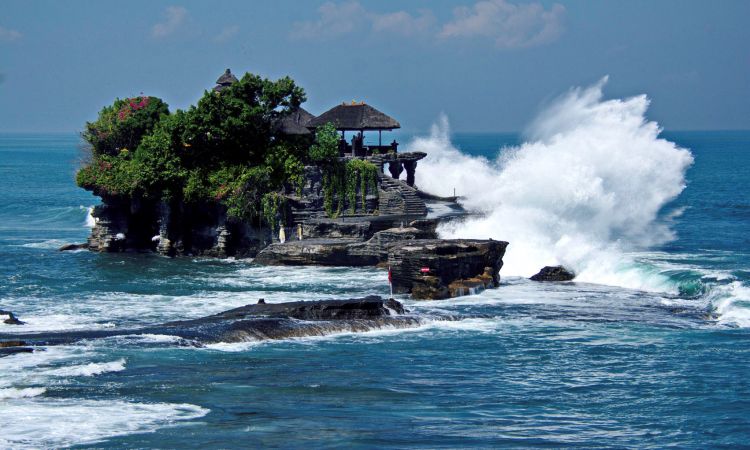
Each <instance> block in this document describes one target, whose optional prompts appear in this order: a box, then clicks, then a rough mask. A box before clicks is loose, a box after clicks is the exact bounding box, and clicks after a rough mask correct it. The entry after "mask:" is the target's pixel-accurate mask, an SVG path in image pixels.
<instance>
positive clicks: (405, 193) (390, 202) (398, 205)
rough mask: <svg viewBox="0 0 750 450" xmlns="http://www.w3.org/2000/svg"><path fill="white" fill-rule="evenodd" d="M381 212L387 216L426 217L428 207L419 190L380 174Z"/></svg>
mask: <svg viewBox="0 0 750 450" xmlns="http://www.w3.org/2000/svg"><path fill="white" fill-rule="evenodd" d="M378 177H379V181H380V202H379V207H378V209H379V211H380V215H381V216H385V215H408V216H425V215H426V214H427V207H426V206H425V204H424V201H423V200H422V199H421V198H420V197H419V195H418V194H417V190H416V189H414V188H413V187H411V186H409V185H408V184H406V183H405V182H403V181H401V180H396V179H394V178H391V177H389V176H387V175H384V174H379V175H378Z"/></svg>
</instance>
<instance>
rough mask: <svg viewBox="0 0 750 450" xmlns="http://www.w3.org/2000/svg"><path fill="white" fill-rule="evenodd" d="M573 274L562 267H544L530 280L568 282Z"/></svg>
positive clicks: (573, 276)
mask: <svg viewBox="0 0 750 450" xmlns="http://www.w3.org/2000/svg"><path fill="white" fill-rule="evenodd" d="M575 277H576V276H575V274H574V273H573V272H571V271H569V270H568V269H566V268H565V267H563V266H545V267H543V268H542V270H540V271H539V273H537V274H536V275H534V276H532V277H531V278H530V279H531V280H533V281H570V280H572V279H573V278H575Z"/></svg>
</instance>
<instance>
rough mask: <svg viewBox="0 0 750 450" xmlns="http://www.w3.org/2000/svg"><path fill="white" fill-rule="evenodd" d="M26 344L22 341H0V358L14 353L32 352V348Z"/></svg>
mask: <svg viewBox="0 0 750 450" xmlns="http://www.w3.org/2000/svg"><path fill="white" fill-rule="evenodd" d="M27 345H28V344H26V342H24V341H0V358H2V357H3V356H10V355H14V354H16V353H32V352H33V351H34V349H33V348H31V347H27Z"/></svg>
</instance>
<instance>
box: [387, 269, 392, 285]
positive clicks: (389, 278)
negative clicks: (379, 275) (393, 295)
mask: <svg viewBox="0 0 750 450" xmlns="http://www.w3.org/2000/svg"><path fill="white" fill-rule="evenodd" d="M388 282H389V283H393V278H391V266H388Z"/></svg>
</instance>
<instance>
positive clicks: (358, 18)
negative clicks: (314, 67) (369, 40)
mask: <svg viewBox="0 0 750 450" xmlns="http://www.w3.org/2000/svg"><path fill="white" fill-rule="evenodd" d="M318 14H319V16H318V19H317V20H313V21H307V22H298V23H296V24H294V28H293V29H292V32H291V36H292V37H293V38H298V39H326V38H332V37H337V36H342V35H345V34H350V33H354V32H360V33H370V32H375V33H397V34H403V35H412V34H417V33H423V32H425V31H427V29H428V28H430V27H431V26H432V25H433V23H434V22H435V17H434V16H433V15H432V13H431V12H430V11H421V12H420V14H419V15H417V16H413V15H411V14H409V13H408V12H406V11H396V12H392V13H385V14H378V13H375V12H371V11H368V10H366V9H365V8H364V7H363V6H362V5H361V4H360V3H359V2H357V1H347V2H342V3H334V2H327V3H324V4H323V5H322V6H321V7H320V8H318Z"/></svg>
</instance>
